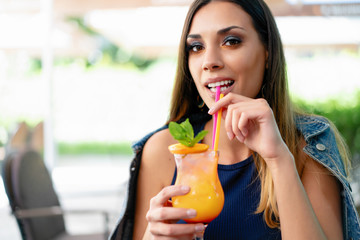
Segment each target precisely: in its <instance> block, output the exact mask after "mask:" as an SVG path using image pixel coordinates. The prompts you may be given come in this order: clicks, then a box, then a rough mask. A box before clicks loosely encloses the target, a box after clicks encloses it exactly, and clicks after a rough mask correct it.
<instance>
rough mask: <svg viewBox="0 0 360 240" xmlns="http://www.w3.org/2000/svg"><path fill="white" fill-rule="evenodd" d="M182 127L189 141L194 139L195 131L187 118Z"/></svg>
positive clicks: (181, 124)
mask: <svg viewBox="0 0 360 240" xmlns="http://www.w3.org/2000/svg"><path fill="white" fill-rule="evenodd" d="M180 126H181V127H182V128H184V131H185V132H186V136H187V137H188V138H189V139H193V138H194V129H193V127H192V126H191V123H190V121H189V119H188V118H187V119H186V120H185V121H184V122H182V123H180Z"/></svg>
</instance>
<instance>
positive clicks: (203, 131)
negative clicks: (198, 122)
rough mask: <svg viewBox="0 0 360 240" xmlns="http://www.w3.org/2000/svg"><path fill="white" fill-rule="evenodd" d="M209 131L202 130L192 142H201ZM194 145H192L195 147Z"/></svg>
mask: <svg viewBox="0 0 360 240" xmlns="http://www.w3.org/2000/svg"><path fill="white" fill-rule="evenodd" d="M208 132H209V131H206V130H202V131H201V132H199V133H198V134H197V135H196V137H195V138H194V142H195V143H197V142H199V141H201V140H202V139H203V138H204V137H205V136H206V134H208ZM195 143H194V145H195Z"/></svg>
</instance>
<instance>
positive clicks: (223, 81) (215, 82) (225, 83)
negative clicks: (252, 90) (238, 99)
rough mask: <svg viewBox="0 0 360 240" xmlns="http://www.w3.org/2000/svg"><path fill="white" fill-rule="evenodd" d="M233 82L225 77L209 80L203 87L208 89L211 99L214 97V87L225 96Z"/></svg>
mask: <svg viewBox="0 0 360 240" xmlns="http://www.w3.org/2000/svg"><path fill="white" fill-rule="evenodd" d="M233 84H234V80H232V79H230V78H226V77H217V78H209V79H208V81H207V82H206V83H205V87H206V88H208V90H209V92H210V94H211V96H212V97H215V94H216V86H220V92H221V93H223V94H224V95H226V94H227V93H229V92H230V91H231V89H232V86H233Z"/></svg>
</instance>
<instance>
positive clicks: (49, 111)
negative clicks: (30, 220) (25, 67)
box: [41, 0, 56, 171]
mask: <svg viewBox="0 0 360 240" xmlns="http://www.w3.org/2000/svg"><path fill="white" fill-rule="evenodd" d="M41 9H42V17H43V31H44V35H43V36H44V37H43V49H42V77H43V83H44V84H45V91H46V92H45V95H44V101H45V103H46V109H45V116H44V160H45V164H46V166H47V167H48V169H49V170H50V171H52V169H53V167H54V164H55V157H56V151H55V141H54V127H53V122H54V121H53V44H52V43H53V41H52V33H53V0H42V2H41Z"/></svg>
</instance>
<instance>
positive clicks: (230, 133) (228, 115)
mask: <svg viewBox="0 0 360 240" xmlns="http://www.w3.org/2000/svg"><path fill="white" fill-rule="evenodd" d="M232 111H233V108H232V107H231V106H229V108H228V109H227V110H226V112H224V116H225V130H226V134H227V135H228V138H229V139H230V140H233V139H234V137H235V134H234V132H233V130H232Z"/></svg>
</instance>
